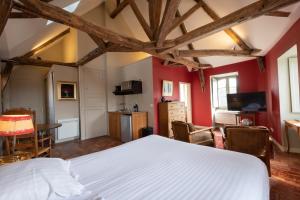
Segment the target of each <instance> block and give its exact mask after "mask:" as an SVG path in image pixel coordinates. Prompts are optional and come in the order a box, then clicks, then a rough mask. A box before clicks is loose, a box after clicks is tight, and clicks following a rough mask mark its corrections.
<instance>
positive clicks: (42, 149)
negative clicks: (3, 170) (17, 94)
mask: <svg viewBox="0 0 300 200" xmlns="http://www.w3.org/2000/svg"><path fill="white" fill-rule="evenodd" d="M3 115H31V117H32V121H33V126H34V133H32V134H27V135H21V136H17V142H16V149H15V150H18V151H26V152H28V151H29V152H31V153H32V155H33V157H51V137H50V136H49V137H43V136H42V137H41V138H40V137H39V135H38V132H37V123H36V113H35V111H33V110H30V109H25V108H13V109H9V110H6V111H5V112H3ZM10 143H11V142H10V141H9V140H8V139H6V146H7V153H8V154H10V151H11V149H10V148H9V146H11V145H10ZM45 143H47V145H45Z"/></svg>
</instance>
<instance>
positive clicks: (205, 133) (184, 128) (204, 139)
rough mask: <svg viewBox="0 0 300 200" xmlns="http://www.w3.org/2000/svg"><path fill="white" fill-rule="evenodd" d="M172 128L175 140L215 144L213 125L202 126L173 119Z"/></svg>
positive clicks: (207, 144) (208, 144) (206, 144)
mask: <svg viewBox="0 0 300 200" xmlns="http://www.w3.org/2000/svg"><path fill="white" fill-rule="evenodd" d="M172 130H173V134H174V139H175V140H180V141H183V142H188V143H193V144H199V145H205V146H214V135H213V132H212V128H211V127H200V126H194V125H192V124H190V123H186V122H182V121H173V122H172Z"/></svg>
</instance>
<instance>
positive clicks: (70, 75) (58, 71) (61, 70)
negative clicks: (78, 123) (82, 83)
mask: <svg viewBox="0 0 300 200" xmlns="http://www.w3.org/2000/svg"><path fill="white" fill-rule="evenodd" d="M51 72H53V81H54V95H55V120H56V121H57V120H61V119H71V118H79V98H78V95H77V100H70V101H69V100H68V101H61V100H58V97H57V87H56V84H57V82H58V81H65V82H76V83H77V92H78V69H77V68H72V67H65V66H58V65H55V66H53V67H52V68H51Z"/></svg>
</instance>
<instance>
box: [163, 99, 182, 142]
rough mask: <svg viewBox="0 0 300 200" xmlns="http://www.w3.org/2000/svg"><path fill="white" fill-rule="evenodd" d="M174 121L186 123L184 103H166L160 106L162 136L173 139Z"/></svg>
mask: <svg viewBox="0 0 300 200" xmlns="http://www.w3.org/2000/svg"><path fill="white" fill-rule="evenodd" d="M172 121H184V122H185V121H186V110H185V105H184V102H166V103H160V104H159V129H160V135H162V136H165V137H169V138H173V137H174V136H173V131H172V124H171V122H172Z"/></svg>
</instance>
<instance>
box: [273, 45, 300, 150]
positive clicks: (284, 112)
mask: <svg viewBox="0 0 300 200" xmlns="http://www.w3.org/2000/svg"><path fill="white" fill-rule="evenodd" d="M294 56H297V47H296V46H294V47H292V48H291V49H290V50H288V51H287V52H286V53H285V54H283V55H282V56H281V57H279V58H278V80H279V98H280V101H279V102H280V117H281V127H282V131H281V132H282V133H283V134H286V133H285V128H284V120H295V119H298V120H300V113H292V112H291V94H290V83H289V69H288V58H289V57H294ZM295 84H298V83H295ZM288 134H289V137H290V138H289V141H290V148H291V149H290V150H291V152H299V153H300V138H299V136H298V135H297V133H296V131H295V130H293V129H290V130H289V133H288ZM282 137H283V141H285V144H286V142H287V141H286V137H285V135H283V136H282Z"/></svg>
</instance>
